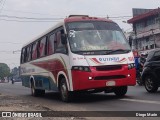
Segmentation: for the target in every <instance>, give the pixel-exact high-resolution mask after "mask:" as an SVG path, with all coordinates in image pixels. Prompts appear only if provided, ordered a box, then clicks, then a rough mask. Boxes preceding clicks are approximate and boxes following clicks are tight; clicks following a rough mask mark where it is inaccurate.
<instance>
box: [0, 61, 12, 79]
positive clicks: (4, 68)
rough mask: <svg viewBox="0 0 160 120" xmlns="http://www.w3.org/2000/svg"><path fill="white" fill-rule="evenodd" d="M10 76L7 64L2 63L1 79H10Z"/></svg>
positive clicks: (0, 69) (0, 65) (0, 67)
mask: <svg viewBox="0 0 160 120" xmlns="http://www.w3.org/2000/svg"><path fill="white" fill-rule="evenodd" d="M9 75H10V69H9V67H8V65H7V64H5V63H0V79H3V78H4V77H8V76H9Z"/></svg>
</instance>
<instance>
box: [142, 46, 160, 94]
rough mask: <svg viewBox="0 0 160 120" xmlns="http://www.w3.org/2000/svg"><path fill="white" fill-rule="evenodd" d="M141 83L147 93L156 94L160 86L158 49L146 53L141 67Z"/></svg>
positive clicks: (159, 50)
mask: <svg viewBox="0 0 160 120" xmlns="http://www.w3.org/2000/svg"><path fill="white" fill-rule="evenodd" d="M142 82H143V84H144V86H145V89H146V90H147V91H148V92H156V91H157V90H158V87H159V86H160V49H155V50H153V51H150V52H149V53H148V56H147V59H146V62H145V64H144V66H143V72H142Z"/></svg>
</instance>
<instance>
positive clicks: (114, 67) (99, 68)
mask: <svg viewBox="0 0 160 120" xmlns="http://www.w3.org/2000/svg"><path fill="white" fill-rule="evenodd" d="M119 69H122V66H121V65H107V66H96V70H97V71H110V70H119Z"/></svg>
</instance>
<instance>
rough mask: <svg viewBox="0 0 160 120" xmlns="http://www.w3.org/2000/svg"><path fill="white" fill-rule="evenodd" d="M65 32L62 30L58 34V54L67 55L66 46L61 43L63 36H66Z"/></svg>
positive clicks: (56, 47) (56, 48)
mask: <svg viewBox="0 0 160 120" xmlns="http://www.w3.org/2000/svg"><path fill="white" fill-rule="evenodd" d="M62 31H63V30H60V31H58V32H57V33H56V43H57V44H56V46H55V50H56V53H64V54H66V53H67V49H66V47H65V45H63V44H62V42H61V34H64V33H62Z"/></svg>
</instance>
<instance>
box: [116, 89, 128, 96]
mask: <svg viewBox="0 0 160 120" xmlns="http://www.w3.org/2000/svg"><path fill="white" fill-rule="evenodd" d="M127 90H128V87H127V86H121V87H117V88H115V90H114V93H115V94H116V96H118V97H123V96H124V95H125V94H126V93H127Z"/></svg>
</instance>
